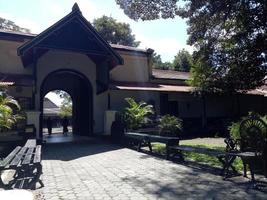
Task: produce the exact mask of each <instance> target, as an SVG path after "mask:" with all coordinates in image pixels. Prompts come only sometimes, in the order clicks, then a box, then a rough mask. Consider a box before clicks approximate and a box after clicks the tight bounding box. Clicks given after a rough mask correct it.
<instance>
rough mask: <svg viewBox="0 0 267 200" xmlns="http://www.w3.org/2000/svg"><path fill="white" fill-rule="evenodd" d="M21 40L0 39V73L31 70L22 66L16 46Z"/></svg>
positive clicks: (19, 72) (21, 72)
mask: <svg viewBox="0 0 267 200" xmlns="http://www.w3.org/2000/svg"><path fill="white" fill-rule="evenodd" d="M22 44H23V42H15V41H6V40H0V73H9V74H11V73H12V74H31V73H32V70H31V69H29V68H27V69H25V68H24V67H23V64H22V62H21V59H20V57H19V56H18V55H17V48H18V47H19V46H21V45H22Z"/></svg>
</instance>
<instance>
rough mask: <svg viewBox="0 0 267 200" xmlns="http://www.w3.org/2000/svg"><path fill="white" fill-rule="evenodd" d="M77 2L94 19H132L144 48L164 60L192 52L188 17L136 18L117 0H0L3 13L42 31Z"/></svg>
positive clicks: (133, 27) (134, 30)
mask: <svg viewBox="0 0 267 200" xmlns="http://www.w3.org/2000/svg"><path fill="white" fill-rule="evenodd" d="M75 2H77V3H78V5H79V7H80V9H81V11H82V13H83V15H84V16H85V17H86V18H87V20H89V21H90V22H92V20H93V19H94V18H98V17H101V16H102V15H107V16H111V17H113V18H115V19H117V20H118V21H121V22H126V23H129V24H130V26H131V28H132V30H133V33H134V34H135V35H136V39H137V40H139V41H141V44H140V47H141V48H152V49H154V50H155V51H156V52H157V53H158V54H160V55H161V57H162V60H163V61H172V60H173V58H174V55H175V54H176V53H177V52H178V51H179V50H180V49H183V48H185V49H187V50H188V51H190V52H192V50H193V48H192V47H190V46H188V45H186V40H187V38H188V35H187V33H186V29H187V25H186V23H185V20H183V19H181V18H179V17H176V18H175V19H167V20H164V19H159V20H154V21H141V20H140V21H134V20H131V19H130V18H128V17H127V16H126V15H125V14H124V13H123V10H121V9H120V8H119V6H118V5H117V4H116V3H115V0H0V16H1V17H4V18H7V19H10V20H12V21H14V22H15V23H16V24H18V25H20V26H22V27H25V28H29V29H31V31H32V32H33V33H40V32H41V31H43V30H45V29H46V28H48V27H49V26H51V25H52V24H53V23H55V22H56V21H58V20H59V19H61V18H62V17H64V16H65V15H67V14H68V13H69V12H70V11H71V8H72V6H73V4H74V3H75Z"/></svg>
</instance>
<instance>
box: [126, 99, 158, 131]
mask: <svg viewBox="0 0 267 200" xmlns="http://www.w3.org/2000/svg"><path fill="white" fill-rule="evenodd" d="M125 101H126V102H127V103H128V107H126V108H125V109H124V110H123V112H122V118H123V121H124V123H125V125H126V128H127V129H130V130H136V129H138V128H140V127H141V126H142V124H143V123H144V120H145V117H146V116H147V115H149V114H153V113H154V111H153V106H152V105H148V104H147V103H146V102H144V101H141V102H136V101H135V100H134V99H133V98H125Z"/></svg>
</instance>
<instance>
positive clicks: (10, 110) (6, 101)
mask: <svg viewBox="0 0 267 200" xmlns="http://www.w3.org/2000/svg"><path fill="white" fill-rule="evenodd" d="M19 110H20V105H19V104H18V102H17V101H16V100H15V99H14V98H13V97H11V96H8V95H7V94H6V93H5V92H4V91H0V130H1V131H2V130H4V129H10V128H11V127H12V125H13V124H15V123H16V122H17V120H18V119H20V118H21V116H20V115H18V114H16V111H19Z"/></svg>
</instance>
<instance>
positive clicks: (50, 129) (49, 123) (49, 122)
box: [46, 117, 52, 135]
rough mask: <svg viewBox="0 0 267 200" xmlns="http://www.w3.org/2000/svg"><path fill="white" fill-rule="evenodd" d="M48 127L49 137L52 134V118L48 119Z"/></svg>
mask: <svg viewBox="0 0 267 200" xmlns="http://www.w3.org/2000/svg"><path fill="white" fill-rule="evenodd" d="M46 126H47V130H48V135H51V134H52V119H51V117H48V118H47V120H46Z"/></svg>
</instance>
